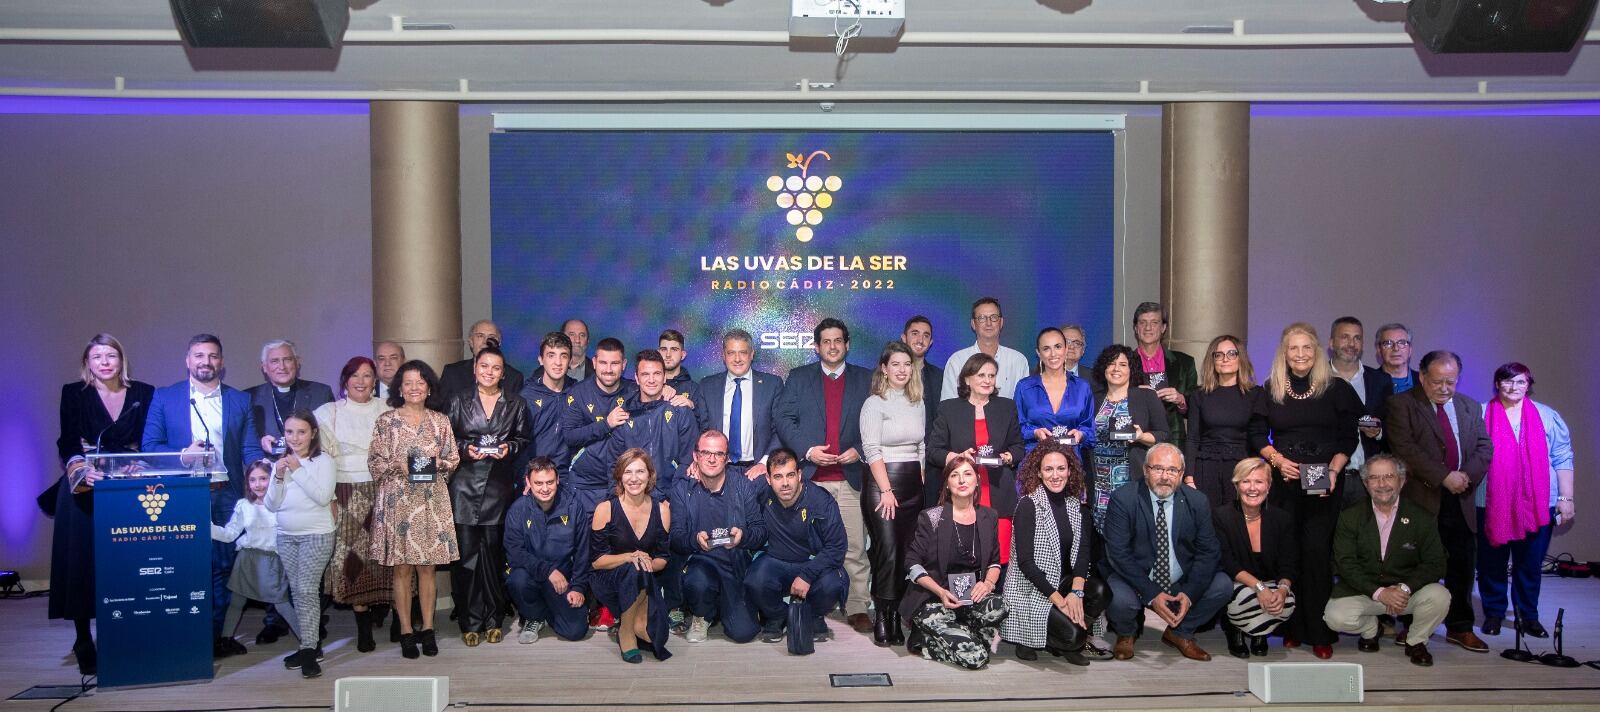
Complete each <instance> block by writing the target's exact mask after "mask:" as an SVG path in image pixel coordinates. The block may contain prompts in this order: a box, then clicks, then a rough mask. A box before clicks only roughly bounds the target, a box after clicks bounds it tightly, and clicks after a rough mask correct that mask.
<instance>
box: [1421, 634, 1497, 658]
mask: <svg viewBox="0 0 1600 712" xmlns="http://www.w3.org/2000/svg"><path fill="white" fill-rule="evenodd" d="M1444 639H1445V642H1448V643H1454V644H1456V645H1459V646H1461V647H1463V648H1466V649H1467V650H1470V651H1472V652H1474V653H1487V652H1489V644H1488V643H1485V642H1483V639H1482V638H1479V637H1478V634H1477V633H1474V632H1472V631H1470V630H1464V631H1461V632H1460V633H1450V634H1447V635H1445V637H1444ZM1407 650H1408V652H1409V648H1408V649H1407ZM1423 652H1424V653H1426V652H1427V651H1423ZM1412 662H1416V660H1415V659H1413V660H1412ZM1417 664H1419V665H1420V664H1421V663H1417Z"/></svg>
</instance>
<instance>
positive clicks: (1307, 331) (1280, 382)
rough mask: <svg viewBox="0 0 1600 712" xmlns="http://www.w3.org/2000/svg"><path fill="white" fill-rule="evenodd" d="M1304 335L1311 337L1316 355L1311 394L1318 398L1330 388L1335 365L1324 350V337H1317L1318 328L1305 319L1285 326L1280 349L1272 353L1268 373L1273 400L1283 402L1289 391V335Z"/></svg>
mask: <svg viewBox="0 0 1600 712" xmlns="http://www.w3.org/2000/svg"><path fill="white" fill-rule="evenodd" d="M1296 335H1303V336H1307V337H1309V338H1310V339H1311V350H1312V351H1313V352H1315V354H1316V355H1315V356H1314V357H1313V358H1312V359H1311V374H1310V377H1311V395H1310V396H1308V397H1310V398H1317V397H1319V396H1321V395H1322V394H1323V393H1326V392H1327V390H1328V382H1329V381H1330V380H1331V379H1332V378H1333V367H1332V366H1329V365H1328V357H1327V356H1326V355H1324V354H1323V352H1322V339H1319V338H1317V328H1316V327H1314V326H1312V325H1310V324H1307V323H1305V322H1303V321H1297V322H1295V323H1293V324H1290V325H1288V326H1286V327H1284V328H1283V336H1281V337H1279V339H1278V351H1277V353H1274V354H1273V355H1272V371H1271V372H1269V373H1268V374H1267V392H1268V393H1271V394H1272V402H1274V403H1282V402H1283V399H1284V398H1285V397H1287V396H1288V393H1289V357H1288V353H1287V352H1288V350H1289V337H1291V336H1296Z"/></svg>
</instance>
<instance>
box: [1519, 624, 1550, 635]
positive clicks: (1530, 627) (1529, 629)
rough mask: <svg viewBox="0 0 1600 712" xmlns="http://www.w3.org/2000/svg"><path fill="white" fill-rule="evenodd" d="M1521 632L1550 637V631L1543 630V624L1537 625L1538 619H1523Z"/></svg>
mask: <svg viewBox="0 0 1600 712" xmlns="http://www.w3.org/2000/svg"><path fill="white" fill-rule="evenodd" d="M1522 634H1523V635H1526V636H1531V637H1534V638H1548V637H1550V631H1547V630H1545V629H1544V626H1542V625H1539V621H1523V622H1522Z"/></svg>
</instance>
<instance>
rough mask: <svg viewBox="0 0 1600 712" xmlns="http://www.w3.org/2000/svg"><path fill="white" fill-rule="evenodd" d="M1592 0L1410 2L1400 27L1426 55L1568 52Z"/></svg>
mask: <svg viewBox="0 0 1600 712" xmlns="http://www.w3.org/2000/svg"><path fill="white" fill-rule="evenodd" d="M1595 2H1596V0H1411V5H1410V6H1409V7H1408V8H1407V9H1406V24H1408V25H1410V26H1411V31H1412V32H1414V33H1415V34H1416V36H1417V39H1418V40H1420V41H1421V42H1422V44H1423V45H1425V46H1426V47H1427V48H1428V49H1429V50H1430V51H1432V52H1434V53H1436V54H1452V53H1457V52H1569V51H1571V50H1572V48H1573V47H1574V46H1576V45H1577V43H1578V42H1579V40H1581V39H1583V36H1584V34H1585V33H1586V32H1588V30H1589V21H1590V20H1591V19H1592V18H1593V17H1594V8H1595Z"/></svg>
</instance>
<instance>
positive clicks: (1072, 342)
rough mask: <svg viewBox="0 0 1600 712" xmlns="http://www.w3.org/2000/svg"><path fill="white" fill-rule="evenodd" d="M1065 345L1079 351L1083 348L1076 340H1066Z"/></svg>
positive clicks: (1080, 342)
mask: <svg viewBox="0 0 1600 712" xmlns="http://www.w3.org/2000/svg"><path fill="white" fill-rule="evenodd" d="M1067 345H1068V346H1071V347H1072V348H1075V349H1081V348H1083V345H1084V344H1083V342H1082V341H1079V340H1077V339H1067Z"/></svg>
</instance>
